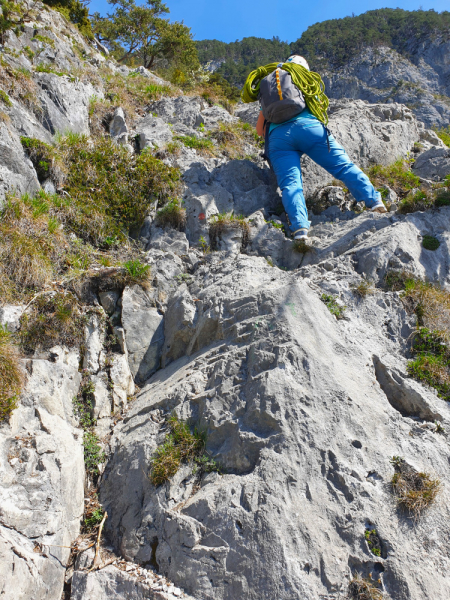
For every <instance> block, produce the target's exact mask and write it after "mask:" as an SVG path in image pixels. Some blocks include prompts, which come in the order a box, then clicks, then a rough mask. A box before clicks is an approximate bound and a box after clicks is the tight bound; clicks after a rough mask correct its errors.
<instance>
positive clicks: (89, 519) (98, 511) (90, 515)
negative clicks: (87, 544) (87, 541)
mask: <svg viewBox="0 0 450 600" xmlns="http://www.w3.org/2000/svg"><path fill="white" fill-rule="evenodd" d="M104 514H105V511H104V510H103V508H102V507H101V506H97V507H96V508H94V509H93V510H91V511H89V512H87V513H86V515H85V517H84V521H83V525H84V529H85V530H86V531H88V532H90V531H93V530H94V529H95V528H96V527H97V526H98V525H100V523H101V522H102V519H103V515H104Z"/></svg>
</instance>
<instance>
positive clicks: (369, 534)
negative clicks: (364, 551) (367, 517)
mask: <svg viewBox="0 0 450 600" xmlns="http://www.w3.org/2000/svg"><path fill="white" fill-rule="evenodd" d="M364 537H365V538H366V542H367V545H368V546H369V549H370V551H371V552H372V554H374V555H375V556H381V541H380V538H379V536H378V534H377V530H376V529H366V531H365V532H364Z"/></svg>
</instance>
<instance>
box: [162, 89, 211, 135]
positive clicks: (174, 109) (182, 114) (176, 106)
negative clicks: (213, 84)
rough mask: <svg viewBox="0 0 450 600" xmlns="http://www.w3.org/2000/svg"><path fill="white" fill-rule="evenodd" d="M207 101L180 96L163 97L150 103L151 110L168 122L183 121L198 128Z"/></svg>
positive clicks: (186, 124) (187, 125) (188, 125)
mask: <svg viewBox="0 0 450 600" xmlns="http://www.w3.org/2000/svg"><path fill="white" fill-rule="evenodd" d="M203 108H206V103H205V102H204V101H203V100H201V99H200V98H198V97H188V96H179V97H178V98H162V99H161V100H158V101H157V102H153V104H151V105H150V111H151V112H154V113H156V114H157V115H158V117H161V118H162V119H163V120H164V121H165V122H166V123H172V124H175V123H181V124H183V125H185V126H186V127H190V128H196V127H198V126H199V125H200V123H201V122H202V118H201V116H200V112H201V110H202V109H203Z"/></svg>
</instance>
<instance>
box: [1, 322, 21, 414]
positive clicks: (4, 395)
mask: <svg viewBox="0 0 450 600" xmlns="http://www.w3.org/2000/svg"><path fill="white" fill-rule="evenodd" d="M23 383H24V376H23V373H22V370H21V368H20V364H19V353H18V352H17V348H16V346H15V345H14V344H13V341H12V334H11V333H10V332H9V331H8V328H7V327H6V325H2V324H0V423H1V422H2V421H4V420H6V419H7V418H8V417H9V416H10V414H11V413H12V411H13V410H14V409H15V408H16V407H17V402H18V399H19V394H20V392H21V390H22V386H23Z"/></svg>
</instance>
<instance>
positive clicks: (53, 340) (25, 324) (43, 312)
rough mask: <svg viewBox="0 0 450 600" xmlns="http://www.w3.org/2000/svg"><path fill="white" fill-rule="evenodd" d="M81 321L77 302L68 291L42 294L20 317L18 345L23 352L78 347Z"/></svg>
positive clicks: (82, 331)
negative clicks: (19, 343)
mask: <svg viewBox="0 0 450 600" xmlns="http://www.w3.org/2000/svg"><path fill="white" fill-rule="evenodd" d="M85 322H86V318H85V316H84V315H83V313H82V311H81V308H80V306H79V304H78V301H77V299H76V298H75V296H74V295H73V294H71V293H70V292H67V293H61V292H58V293H56V292H54V293H53V294H42V295H41V296H39V297H38V298H36V300H35V301H34V302H33V304H32V305H31V306H30V308H29V309H28V310H27V311H26V312H25V313H24V314H23V316H22V318H21V320H20V333H19V337H20V342H21V346H22V348H23V350H24V352H27V353H33V352H35V351H36V349H41V350H48V349H50V348H52V347H53V346H56V345H64V346H68V347H69V348H72V347H74V346H75V347H76V346H80V345H81V344H82V342H83V340H84V324H85Z"/></svg>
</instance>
